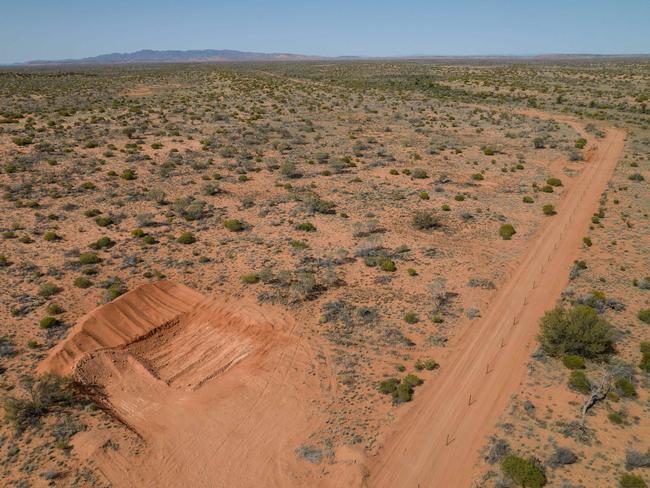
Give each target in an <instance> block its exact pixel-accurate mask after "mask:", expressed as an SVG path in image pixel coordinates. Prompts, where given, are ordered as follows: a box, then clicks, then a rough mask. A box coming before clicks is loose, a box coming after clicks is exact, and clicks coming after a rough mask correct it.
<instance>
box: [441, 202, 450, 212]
mask: <svg viewBox="0 0 650 488" xmlns="http://www.w3.org/2000/svg"><path fill="white" fill-rule="evenodd" d="M440 208H441V209H442V211H443V212H449V211H450V210H451V207H450V206H449V205H448V204H446V203H443V204H442V206H441V207H440Z"/></svg>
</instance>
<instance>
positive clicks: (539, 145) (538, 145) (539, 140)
mask: <svg viewBox="0 0 650 488" xmlns="http://www.w3.org/2000/svg"><path fill="white" fill-rule="evenodd" d="M544 143H545V141H544V138H543V137H536V138H535V139H533V147H534V148H535V149H544Z"/></svg>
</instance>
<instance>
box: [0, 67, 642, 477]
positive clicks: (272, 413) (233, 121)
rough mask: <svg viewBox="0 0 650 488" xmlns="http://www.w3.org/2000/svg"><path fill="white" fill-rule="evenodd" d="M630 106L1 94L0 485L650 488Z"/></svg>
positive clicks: (484, 97)
mask: <svg viewBox="0 0 650 488" xmlns="http://www.w3.org/2000/svg"><path fill="white" fill-rule="evenodd" d="M649 87H650V63H648V61H647V59H646V60H643V59H640V60H636V59H610V58H604V59H584V60H577V59H572V60H561V59H556V60H553V59H548V60H537V61H533V60H529V61H526V62H514V61H508V60H492V61H488V60H484V61H472V62H470V61H460V60H459V61H456V62H451V61H444V62H443V61H368V62H366V61H355V62H330V61H304V62H286V63H285V62H273V63H242V64H236V63H233V64H179V65H171V64H170V65H143V66H112V67H93V66H86V67H74V66H66V67H41V68H37V67H31V68H15V69H9V68H6V69H3V70H0V99H1V100H2V101H3V103H2V106H1V107H0V183H1V184H2V192H3V198H2V200H1V205H2V214H1V217H0V226H1V227H2V229H1V230H2V239H0V265H1V267H0V272H1V273H2V277H3V279H2V281H1V282H0V286H1V287H2V288H1V290H0V294H1V295H0V296H2V301H3V307H2V309H1V311H0V313H1V314H2V321H0V372H1V375H0V396H1V397H2V405H3V412H2V417H3V421H2V424H0V464H1V469H2V479H3V482H4V484H6V486H15V487H28V486H36V487H38V486H79V487H85V486H98V487H99V486H102V487H103V486H116V487H123V486H156V487H177V486H192V487H194V486H196V487H215V486H219V487H220V486H224V487H256V486H278V487H288V486H296V487H303V486H304V487H310V486H322V487H338V486H359V487H417V486H421V487H456V486H458V487H464V486H468V487H469V486H477V487H478V486H481V487H483V486H484V487H515V486H525V487H531V488H534V487H538V486H557V487H563V488H569V487H573V488H578V487H594V486H621V487H622V488H636V487H643V486H646V485H645V483H647V482H649V481H650V424H649V422H650V416H649V410H650V402H649V398H650V397H649V395H648V389H649V388H650V377H649V374H650V252H648V249H649V248H650V225H649V223H650V217H649V214H650V188H649V187H648V180H649V179H650V116H649V110H650V109H649V108H648V97H650V91H649Z"/></svg>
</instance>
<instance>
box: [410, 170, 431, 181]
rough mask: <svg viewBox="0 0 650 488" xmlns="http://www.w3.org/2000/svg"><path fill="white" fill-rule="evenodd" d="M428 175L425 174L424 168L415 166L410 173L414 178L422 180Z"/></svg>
mask: <svg viewBox="0 0 650 488" xmlns="http://www.w3.org/2000/svg"><path fill="white" fill-rule="evenodd" d="M428 177H429V175H428V174H427V172H426V170H425V169H422V168H415V169H414V170H413V172H412V173H411V178H415V179H416V180H423V179H425V178H428Z"/></svg>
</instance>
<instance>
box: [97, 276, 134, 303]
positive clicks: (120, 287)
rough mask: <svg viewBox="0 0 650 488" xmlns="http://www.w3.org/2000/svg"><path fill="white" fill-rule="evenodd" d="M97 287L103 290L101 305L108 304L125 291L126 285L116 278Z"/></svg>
mask: <svg viewBox="0 0 650 488" xmlns="http://www.w3.org/2000/svg"><path fill="white" fill-rule="evenodd" d="M97 286H99V287H101V288H104V289H105V290H104V292H103V293H102V296H101V303H109V302H111V301H113V300H115V299H116V298H117V297H119V296H120V295H123V294H124V293H126V290H127V288H126V285H125V284H124V283H122V280H120V279H119V278H117V277H111V278H109V279H107V280H106V281H103V282H102V283H100V284H99V285H97Z"/></svg>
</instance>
